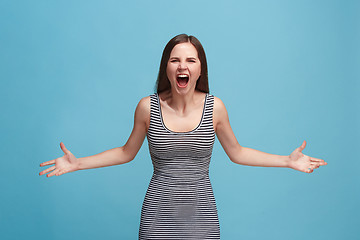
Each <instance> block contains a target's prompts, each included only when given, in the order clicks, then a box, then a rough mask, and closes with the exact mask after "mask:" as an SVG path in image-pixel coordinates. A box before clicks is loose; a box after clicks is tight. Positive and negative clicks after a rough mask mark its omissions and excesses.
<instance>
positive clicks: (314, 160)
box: [310, 157, 327, 163]
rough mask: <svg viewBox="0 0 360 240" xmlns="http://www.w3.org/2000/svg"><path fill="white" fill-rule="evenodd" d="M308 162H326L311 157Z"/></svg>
mask: <svg viewBox="0 0 360 240" xmlns="http://www.w3.org/2000/svg"><path fill="white" fill-rule="evenodd" d="M310 160H311V161H313V162H324V163H327V162H325V160H323V159H319V158H313V157H311V158H310Z"/></svg>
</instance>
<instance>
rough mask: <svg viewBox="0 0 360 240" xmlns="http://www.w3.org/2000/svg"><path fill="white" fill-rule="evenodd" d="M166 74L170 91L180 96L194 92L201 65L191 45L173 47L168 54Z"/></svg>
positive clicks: (181, 44)
mask: <svg viewBox="0 0 360 240" xmlns="http://www.w3.org/2000/svg"><path fill="white" fill-rule="evenodd" d="M166 74H167V77H168V79H169V81H170V84H171V89H172V90H175V91H177V92H178V93H182V94H183V93H187V92H189V91H194V90H195V86H196V82H197V80H198V79H199V77H200V74H201V63H200V60H199V57H198V52H197V50H196V48H195V47H194V46H193V45H192V44H191V43H189V42H186V43H179V44H177V45H175V47H174V48H173V49H172V51H171V53H170V58H169V61H168V63H167V67H166Z"/></svg>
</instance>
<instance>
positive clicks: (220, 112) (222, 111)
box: [213, 96, 229, 132]
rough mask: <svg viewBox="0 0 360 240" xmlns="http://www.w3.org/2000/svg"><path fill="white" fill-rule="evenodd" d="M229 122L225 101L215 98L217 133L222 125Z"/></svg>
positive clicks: (215, 125)
mask: <svg viewBox="0 0 360 240" xmlns="http://www.w3.org/2000/svg"><path fill="white" fill-rule="evenodd" d="M228 121H229V116H228V113H227V110H226V107H225V104H224V103H223V101H222V100H221V99H220V98H218V97H215V96H214V111H213V124H214V130H215V132H216V131H217V129H218V127H219V126H220V125H224V124H226V123H227V122H228Z"/></svg>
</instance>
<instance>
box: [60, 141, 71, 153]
mask: <svg viewBox="0 0 360 240" xmlns="http://www.w3.org/2000/svg"><path fill="white" fill-rule="evenodd" d="M60 148H61V150H62V151H63V152H64V153H70V151H69V150H67V148H66V147H65V145H64V143H63V142H61V143H60Z"/></svg>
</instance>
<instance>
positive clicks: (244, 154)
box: [213, 97, 327, 172]
mask: <svg viewBox="0 0 360 240" xmlns="http://www.w3.org/2000/svg"><path fill="white" fill-rule="evenodd" d="M213 121H214V129H215V132H216V135H217V137H218V139H219V141H220V143H221V145H222V147H223V148H224V150H225V152H226V154H227V155H228V156H229V158H230V160H231V161H232V162H234V163H237V164H241V165H248V166H259V167H288V168H293V169H295V170H299V171H303V172H312V171H313V169H314V168H318V167H319V166H320V165H326V164H327V163H326V162H325V161H324V160H321V159H317V158H310V157H309V156H306V155H304V154H302V153H301V151H302V150H303V149H304V148H305V145H306V142H304V143H303V144H302V145H301V146H300V147H299V148H297V149H296V150H295V151H294V152H293V153H292V154H291V155H289V156H281V155H275V154H270V153H265V152H261V151H258V150H255V149H252V148H247V147H242V146H240V144H239V143H238V141H237V140H236V137H235V135H234V132H233V131H232V129H231V126H230V122H229V117H228V113H227V110H226V108H225V105H224V104H223V102H222V101H221V100H220V99H219V98H216V97H215V102H214V120H213ZM310 168H311V170H309V169H310Z"/></svg>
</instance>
